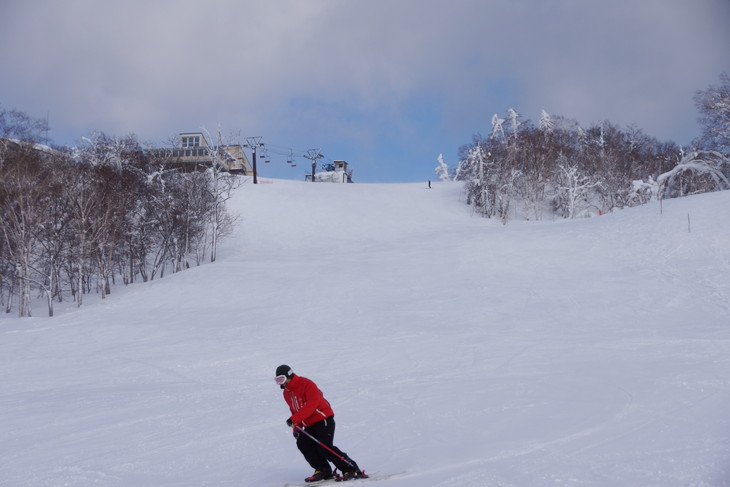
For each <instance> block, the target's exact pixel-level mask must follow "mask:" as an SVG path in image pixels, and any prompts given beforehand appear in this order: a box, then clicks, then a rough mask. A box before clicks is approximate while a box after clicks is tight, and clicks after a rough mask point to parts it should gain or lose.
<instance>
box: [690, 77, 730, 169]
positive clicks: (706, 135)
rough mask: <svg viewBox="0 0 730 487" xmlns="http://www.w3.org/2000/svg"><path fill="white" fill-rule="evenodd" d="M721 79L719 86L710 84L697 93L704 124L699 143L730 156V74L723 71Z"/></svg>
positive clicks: (697, 105)
mask: <svg viewBox="0 0 730 487" xmlns="http://www.w3.org/2000/svg"><path fill="white" fill-rule="evenodd" d="M720 81H721V84H720V85H719V86H710V87H709V88H707V89H706V90H700V91H698V92H697V94H696V95H695V98H694V100H695V106H696V107H697V109H698V110H699V112H700V118H699V122H700V124H701V125H702V134H701V135H700V137H699V139H698V140H697V144H698V146H699V147H700V148H702V149H707V150H715V151H718V152H720V153H722V154H724V155H726V156H729V157H730V75H728V73H722V74H721V75H720Z"/></svg>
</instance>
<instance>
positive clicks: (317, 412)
mask: <svg viewBox="0 0 730 487" xmlns="http://www.w3.org/2000/svg"><path fill="white" fill-rule="evenodd" d="M284 400H285V401H286V403H287V404H288V405H289V409H290V410H291V414H292V416H291V420H292V422H294V424H296V425H300V426H304V427H307V426H312V425H313V424H315V423H318V422H320V421H322V420H324V419H327V418H329V417H330V416H334V414H335V413H334V411H332V406H330V403H329V402H327V399H325V398H324V395H322V391H320V390H319V387H317V384H315V383H314V382H312V381H311V380H309V379H307V378H306V377H300V376H298V375H296V374H295V375H294V377H292V379H291V382H289V385H288V386H286V388H285V389H284Z"/></svg>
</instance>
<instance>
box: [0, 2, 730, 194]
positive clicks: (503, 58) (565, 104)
mask: <svg viewBox="0 0 730 487" xmlns="http://www.w3.org/2000/svg"><path fill="white" fill-rule="evenodd" d="M729 25H730V1H728V0H611V1H606V0H522V1H518V0H268V1H258V0H257V1H253V0H210V1H200V0H143V1H138V0H125V1H112V0H109V1H105V0H0V66H1V68H0V104H1V105H2V106H3V107H4V108H6V109H11V108H17V109H19V110H21V111H24V112H26V113H28V114H30V115H31V116H34V117H36V118H43V117H45V116H46V115H47V114H48V116H49V121H50V125H51V132H50V133H49V136H50V138H51V139H52V140H53V141H54V142H56V143H59V144H73V143H74V142H75V141H76V140H78V139H80V138H81V137H82V136H84V135H88V134H90V133H91V132H93V131H97V130H98V131H104V132H106V133H108V134H111V135H126V134H129V133H134V134H136V135H137V136H138V137H139V139H141V140H143V141H146V142H149V143H151V144H155V145H166V144H168V141H169V139H170V137H171V136H174V135H176V134H177V133H179V132H185V131H199V130H200V129H201V128H204V129H206V130H207V131H209V132H210V133H213V134H216V133H218V132H220V133H222V134H223V135H224V136H225V137H226V138H227V139H229V140H230V139H232V138H239V139H243V138H245V137H247V136H262V137H263V142H264V143H265V144H267V150H268V152H269V156H270V160H271V161H272V162H271V164H267V165H265V166H263V167H262V168H261V171H260V172H261V173H263V175H267V176H272V177H287V178H296V179H299V178H302V179H303V174H304V172H305V169H306V168H305V166H306V165H308V164H309V161H306V160H305V159H302V158H301V157H298V158H297V159H298V164H297V166H298V167H296V168H290V167H288V166H287V164H286V160H287V155H288V154H289V153H290V150H293V151H294V152H293V153H294V155H295V156H298V155H300V154H301V153H302V152H303V151H306V150H307V149H313V148H317V149H321V151H322V153H323V154H324V155H325V156H326V159H325V160H333V159H345V160H347V161H348V162H350V164H351V167H352V168H353V169H354V171H355V174H354V176H355V179H356V180H357V181H360V182H402V181H425V180H427V179H429V178H430V179H435V174H434V172H433V171H434V168H435V167H436V159H437V157H438V155H439V154H440V153H443V155H444V158H445V160H446V162H447V164H449V165H455V164H456V162H457V153H458V148H459V146H461V145H463V144H466V143H468V142H470V141H471V138H472V135H473V134H475V133H483V134H486V133H488V132H489V130H490V128H491V124H490V120H491V117H492V115H493V114H494V113H499V114H501V115H503V114H504V113H505V112H506V111H507V109H509V108H514V109H515V110H516V111H517V112H518V113H520V114H521V115H522V116H523V117H524V118H525V119H531V120H533V121H536V120H537V119H538V118H539V116H540V111H541V110H542V109H544V110H546V111H547V112H548V113H550V114H560V115H564V116H567V117H572V118H576V119H577V120H578V121H579V122H580V123H581V124H583V125H590V124H593V123H595V122H598V121H601V120H606V119H607V120H610V121H611V122H613V123H616V124H619V125H621V126H626V125H629V124H635V125H637V126H638V127H640V128H642V129H643V130H644V131H645V132H646V133H648V134H649V135H653V136H655V137H657V138H659V139H661V140H674V141H675V142H677V143H680V144H683V143H687V142H689V141H690V140H692V138H694V137H695V136H696V135H697V134H698V132H699V128H698V126H697V123H696V118H697V112H696V109H695V107H694V104H693V101H692V96H693V95H694V93H695V91H697V90H698V89H704V88H707V87H708V86H709V85H711V84H717V83H718V82H719V74H720V73H721V72H723V71H730V27H729Z"/></svg>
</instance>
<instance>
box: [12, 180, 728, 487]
mask: <svg viewBox="0 0 730 487" xmlns="http://www.w3.org/2000/svg"><path fill="white" fill-rule="evenodd" d="M232 204H233V205H234V209H235V211H237V212H239V213H240V214H241V224H240V226H239V227H238V229H237V231H236V233H235V235H234V236H232V237H231V238H230V239H229V240H228V241H226V242H225V243H224V248H223V249H221V251H220V253H219V259H218V261H217V262H216V263H215V264H212V265H205V266H202V267H199V268H194V269H191V270H189V271H186V272H183V273H179V274H176V275H172V276H169V277H165V278H164V279H161V280H156V281H154V282H151V283H147V284H138V285H134V286H130V287H128V288H120V287H117V288H116V289H114V290H113V294H112V295H111V296H110V297H109V298H108V299H107V300H105V301H104V302H96V303H92V304H89V305H87V306H86V307H85V308H83V309H82V310H78V311H69V312H65V313H63V314H62V315H61V316H58V317H56V318H53V319H48V318H32V319H25V320H18V319H14V318H11V317H7V316H4V317H2V318H0V380H1V381H2V391H1V392H0V431H2V435H0V486H3V487H4V486H8V487H10V486H13V487H16V486H66V485H69V486H90V485H99V486H135V487H146V486H203V485H209V486H216V487H220V486H237V487H240V486H252V487H254V486H255V487H268V486H271V487H275V486H281V485H283V484H285V483H287V482H296V481H299V480H301V479H302V478H304V477H305V476H306V475H309V474H310V473H311V470H310V469H309V467H308V466H307V465H306V463H305V462H304V460H303V459H302V458H301V456H300V454H299V452H298V451H297V450H296V447H295V445H294V442H293V440H292V438H291V435H290V432H289V431H288V428H287V427H286V426H285V424H284V421H285V419H286V418H287V417H288V411H287V408H286V406H285V404H284V402H283V400H282V398H281V391H280V390H279V389H278V387H277V386H276V385H275V384H274V382H273V375H274V369H275V368H276V366H277V365H279V364H281V363H288V364H289V365H291V366H292V367H293V368H294V370H295V371H296V372H297V373H299V374H301V375H304V376H308V377H310V378H312V379H314V380H315V381H317V383H318V384H319V385H320V387H321V388H322V389H323V390H324V392H325V395H326V396H327V398H328V399H329V400H330V401H331V403H332V404H333V407H334V409H335V412H336V417H337V421H338V430H337V435H336V444H338V445H339V446H340V447H341V448H342V449H343V450H345V451H347V452H348V453H349V454H350V455H351V456H352V457H353V458H354V459H356V460H357V461H358V463H360V465H361V466H363V467H364V468H365V469H366V470H367V471H370V472H377V473H401V474H402V475H400V476H396V477H394V478H391V479H389V480H387V481H384V482H383V485H385V484H386V483H387V484H388V485H389V486H391V487H416V486H417V487H424V486H439V487H457V486H490V487H497V486H502V487H507V486H543V485H547V486H557V485H560V486H582V485H590V486H607V487H608V486H611V487H613V486H637V487H638V486H642V487H644V486H693V487H700V486H702V487H707V486H723V485H728V484H729V483H730V415H728V411H729V410H730V225H729V223H730V192H724V193H714V194H706V195H700V196H696V197H691V198H684V199H680V200H671V201H665V202H664V208H663V214H660V212H659V206H658V204H656V203H653V204H651V205H647V206H645V207H641V208H635V209H631V210H625V211H620V212H617V213H614V214H610V215H605V216H602V217H599V218H593V219H589V220H576V221H556V222H551V221H545V222H537V223H524V222H511V223H509V224H508V225H506V226H503V225H501V224H500V223H498V222H495V221H489V220H484V219H482V218H479V217H476V216H472V215H471V213H470V210H469V208H468V207H467V206H465V205H464V203H463V201H462V198H461V196H460V188H459V186H458V185H456V184H449V183H442V184H435V185H434V188H433V189H431V190H428V189H426V188H425V187H424V185H421V184H405V185H401V184H398V185H360V184H353V185H334V184H333V185H326V184H312V183H300V182H292V181H279V180H275V181H274V183H273V184H261V185H258V186H253V185H250V184H247V185H244V186H243V187H242V188H241V189H240V190H239V191H238V193H237V194H236V197H235V199H234V200H233V201H232ZM688 224H689V225H688ZM690 230H691V231H690Z"/></svg>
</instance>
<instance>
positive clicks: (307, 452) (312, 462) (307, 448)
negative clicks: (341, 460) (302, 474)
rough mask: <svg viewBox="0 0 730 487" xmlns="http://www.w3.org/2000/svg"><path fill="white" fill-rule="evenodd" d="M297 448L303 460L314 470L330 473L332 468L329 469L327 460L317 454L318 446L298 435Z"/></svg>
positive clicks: (304, 436)
mask: <svg viewBox="0 0 730 487" xmlns="http://www.w3.org/2000/svg"><path fill="white" fill-rule="evenodd" d="M307 429H308V428H307ZM308 432H309V431H308ZM310 434H311V433H310ZM312 436H314V435H312ZM297 448H299V451H300V452H302V455H304V459H305V460H306V461H307V463H308V464H309V466H310V467H312V468H313V469H314V470H317V471H320V472H324V473H332V467H330V464H329V463H328V462H327V459H326V458H325V457H323V456H322V455H321V454H320V453H319V445H317V443H315V442H314V441H312V440H311V439H310V438H308V437H307V436H306V435H299V438H297Z"/></svg>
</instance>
